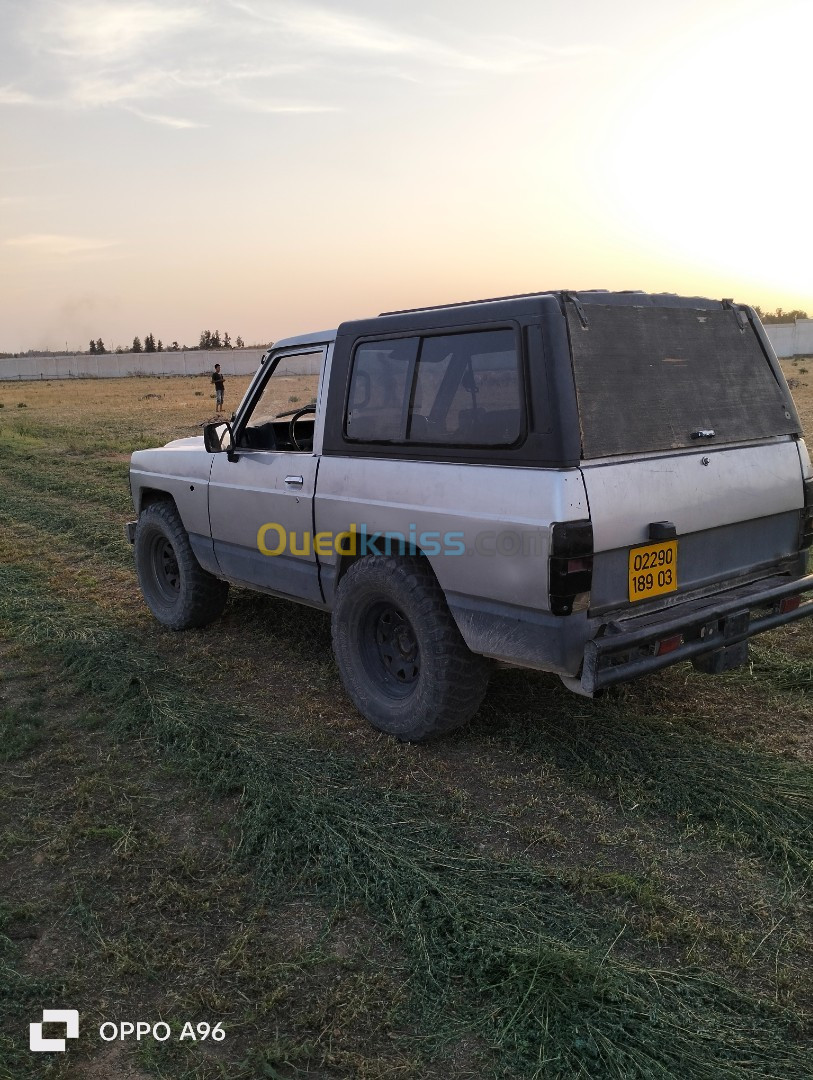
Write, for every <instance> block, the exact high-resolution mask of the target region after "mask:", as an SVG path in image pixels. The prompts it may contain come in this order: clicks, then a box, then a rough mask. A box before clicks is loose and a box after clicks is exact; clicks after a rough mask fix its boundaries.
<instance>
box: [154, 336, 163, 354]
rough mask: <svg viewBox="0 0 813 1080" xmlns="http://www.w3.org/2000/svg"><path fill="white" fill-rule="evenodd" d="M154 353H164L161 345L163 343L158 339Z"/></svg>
mask: <svg viewBox="0 0 813 1080" xmlns="http://www.w3.org/2000/svg"><path fill="white" fill-rule="evenodd" d="M155 351H156V352H163V351H164V343H163V341H161V339H160V338H159V339H158V344H157V345H156V346H155Z"/></svg>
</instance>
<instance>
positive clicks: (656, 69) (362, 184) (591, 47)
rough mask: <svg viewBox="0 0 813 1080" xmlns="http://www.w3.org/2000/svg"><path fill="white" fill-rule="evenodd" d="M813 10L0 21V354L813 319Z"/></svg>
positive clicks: (491, 10)
mask: <svg viewBox="0 0 813 1080" xmlns="http://www.w3.org/2000/svg"><path fill="white" fill-rule="evenodd" d="M811 41H813V4H811V3H810V2H809V0H804V2H798V0H797V2H791V0H771V2H770V3H768V2H763V0H705V2H702V3H701V2H695V0H671V2H670V3H668V4H667V3H663V4H660V3H658V4H655V3H652V2H651V0H614V2H613V3H611V4H608V3H606V0H568V2H561V0H503V2H502V3H494V0H411V2H410V3H408V4H407V3H403V2H401V3H388V2H386V0H352V2H351V0H339V2H337V3H328V2H327V0H324V2H322V3H318V2H317V3H311V2H310V0H306V2H298V0H285V2H277V0H0V351H6V352H14V351H21V350H25V349H30V348H38V349H39V348H52V349H63V348H67V349H70V350H74V349H87V347H88V342H89V339H90V338H91V337H92V338H94V339H96V338H98V337H101V338H102V339H103V340H104V342H105V345H106V346H107V347H108V348H113V347H116V346H124V347H127V346H129V345H130V344H131V342H132V339H133V337H134V336H135V335H138V336H140V337H141V338H142V340H143V338H144V336H145V335H146V334H147V333H153V334H154V335H155V337H156V338H161V339H162V340H163V342H164V343H169V342H171V341H178V342H179V343H181V344H189V345H194V344H197V342H198V340H199V337H200V333H201V331H202V330H204V329H209V330H215V329H218V330H219V331H220V333H221V334H223V333H224V331H228V332H229V333H230V334H231V336H232V338H236V336H237V335H238V334H239V335H241V336H242V337H243V339H244V340H245V342H246V343H247V344H248V343H265V342H269V341H273V340H279V339H280V338H281V337H284V336H287V335H290V334H296V333H303V332H306V331H309V330H321V329H325V328H329V327H332V326H336V325H337V324H338V323H339V322H341V321H343V320H345V319H351V318H360V317H364V316H367V315H374V314H377V313H378V312H379V311H383V310H387V309H392V308H403V307H415V306H421V305H427V304H436V303H448V302H453V301H456V300H470V299H477V298H480V297H490V296H501V295H506V294H511V293H516V292H531V291H536V290H545V289H561V288H564V289H589V288H608V289H630V288H640V289H645V290H647V291H666V292H679V293H686V294H689V295H705V296H713V297H734V298H735V299H737V300H739V301H742V302H746V303H758V304H760V305H762V306H763V307H767V308H774V307H776V306H781V307H783V308H785V309H789V308H796V307H799V308H803V309H805V310H808V311H813V257H811V252H813V214H811V201H810V186H811V181H810V172H811V163H812V159H813V155H812V154H811V149H810V146H811V143H810V122H811V99H812V97H813V95H812V94H811V86H813V83H812V82H811V77H810V74H809V72H810V42H811Z"/></svg>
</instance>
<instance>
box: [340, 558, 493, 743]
mask: <svg viewBox="0 0 813 1080" xmlns="http://www.w3.org/2000/svg"><path fill="white" fill-rule="evenodd" d="M331 632H332V637H333V653H334V656H335V657H336V663H337V664H338V667H339V672H340V674H341V677H342V682H343V683H344V687H345V689H346V690H347V693H348V694H349V695H350V697H351V698H352V699H353V703H354V704H355V706H356V708H357V709H358V710H359V712H360V713H361V714H362V716H364V717H366V719H367V720H369V722H370V723H371V724H372V725H373V727H376V728H378V729H379V731H384V732H386V733H387V734H388V735H395V736H396V738H398V739H401V740H403V741H405V742H420V741H421V740H423V739H428V738H431V737H433V736H436V735H442V734H444V733H445V732H447V731H453V730H454V729H455V728H458V727H460V726H461V725H463V724H465V723H466V722H467V721H468V720H470V719H471V718H472V716H474V714H475V713H476V712H477V709H478V708H479V706H480V702H481V701H482V700H483V696H484V694H485V692H486V687H487V685H488V675H489V671H488V664H487V662H486V661H485V660H484V659H483V658H482V657H481V656H476V655H475V654H474V653H472V652H471V651H470V650H469V649H468V648H467V647H466V643H465V642H464V641H463V638H462V637H461V635H460V631H459V630H458V628H457V625H456V623H455V621H454V619H453V618H452V615H451V612H450V611H449V608H448V606H447V604H446V598H445V597H444V595H443V591H442V589H441V587H440V585H439V584H438V582H437V579H436V578H435V575H434V574H433V573H432V569H431V567H430V566H429V564H428V563H427V561H426V559H424V558H422V557H420V556H417V557H412V556H403V557H395V558H390V557H387V556H379V555H370V556H366V557H365V558H363V559H359V560H358V562H355V563H353V564H352V566H350V568H349V569H348V571H347V573H346V574H345V575H344V577H343V578H342V579H341V581H340V582H339V587H338V589H337V590H336V600H335V604H334V607H333V616H332V623H331Z"/></svg>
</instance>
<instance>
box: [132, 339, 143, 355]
mask: <svg viewBox="0 0 813 1080" xmlns="http://www.w3.org/2000/svg"><path fill="white" fill-rule="evenodd" d="M133 352H141V338H140V337H134V338H133Z"/></svg>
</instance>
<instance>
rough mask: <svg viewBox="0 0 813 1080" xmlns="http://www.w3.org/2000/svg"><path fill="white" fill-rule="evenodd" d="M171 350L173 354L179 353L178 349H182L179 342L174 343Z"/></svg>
mask: <svg viewBox="0 0 813 1080" xmlns="http://www.w3.org/2000/svg"><path fill="white" fill-rule="evenodd" d="M169 348H170V351H171V352H177V351H178V349H180V345H179V344H178V342H177V341H173V342H172V344H171V345H170V347H169Z"/></svg>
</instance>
